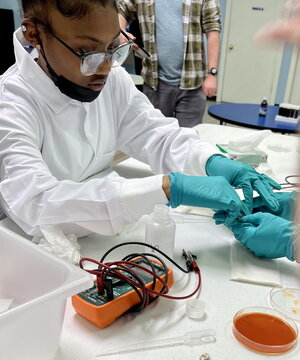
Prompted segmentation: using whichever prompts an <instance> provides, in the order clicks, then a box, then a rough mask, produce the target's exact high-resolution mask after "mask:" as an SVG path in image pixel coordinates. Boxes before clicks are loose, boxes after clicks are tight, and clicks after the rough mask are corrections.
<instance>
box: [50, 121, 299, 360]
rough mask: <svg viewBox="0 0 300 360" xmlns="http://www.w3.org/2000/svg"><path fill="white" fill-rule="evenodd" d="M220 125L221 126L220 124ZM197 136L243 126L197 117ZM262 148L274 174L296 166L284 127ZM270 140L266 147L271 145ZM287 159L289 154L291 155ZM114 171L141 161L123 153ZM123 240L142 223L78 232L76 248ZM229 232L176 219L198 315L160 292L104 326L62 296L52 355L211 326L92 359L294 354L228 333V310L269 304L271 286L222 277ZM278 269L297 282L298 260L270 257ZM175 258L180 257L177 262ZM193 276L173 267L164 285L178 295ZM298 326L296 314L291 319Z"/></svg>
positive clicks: (99, 248)
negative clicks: (209, 335) (254, 347)
mask: <svg viewBox="0 0 300 360" xmlns="http://www.w3.org/2000/svg"><path fill="white" fill-rule="evenodd" d="M220 130H221V131H220ZM198 131H199V133H201V136H203V137H205V138H206V139H209V140H211V141H213V142H214V141H216V142H222V143H224V142H225V141H227V140H228V139H229V138H231V137H232V136H240V134H243V133H246V132H247V131H248V132H249V131H253V130H249V129H239V128H233V127H229V126H222V127H221V128H220V126H219V125H200V126H199V127H198ZM268 143H269V144H270V143H271V144H273V145H274V143H276V144H278V146H279V145H280V146H282V148H283V147H286V148H287V149H289V150H288V151H285V152H284V153H281V152H278V151H274V150H270V149H268V148H267V145H268ZM262 145H263V146H264V147H265V148H266V149H267V150H268V151H267V152H268V154H269V162H270V163H271V166H272V169H273V172H274V174H275V175H276V178H278V180H280V179H283V178H284V176H285V175H288V174H291V173H297V171H296V170H297V166H296V164H294V160H295V159H296V158H297V157H298V155H299V154H298V152H297V138H296V137H295V136H287V135H277V134H274V135H271V136H270V137H269V138H268V139H265V140H264V143H263V144H262ZM273 145H272V148H274V146H273ZM291 159H292V160H291ZM116 170H118V171H119V172H120V174H122V175H124V176H128V177H138V176H140V177H142V176H147V175H149V174H150V173H151V172H150V170H149V167H148V166H146V165H144V164H141V163H139V162H137V161H135V160H133V159H128V160H125V161H124V162H122V163H120V164H118V165H117V166H116ZM124 241H143V226H142V225H141V224H138V225H136V226H133V227H132V228H131V230H130V228H129V229H128V230H127V232H126V231H125V232H123V233H122V234H121V235H119V236H113V237H109V236H100V235H96V234H95V235H91V236H88V237H86V238H82V239H80V240H79V243H80V245H81V253H82V256H88V257H93V258H95V259H100V257H101V256H102V254H103V253H104V252H105V251H106V250H107V249H109V248H110V247H111V246H113V245H115V244H117V243H119V242H124ZM231 242H232V235H231V233H230V232H229V231H228V230H227V229H226V228H225V227H223V226H216V225H214V224H213V223H211V222H208V223H185V224H177V230H176V243H175V257H176V259H177V260H178V261H181V258H180V255H181V251H182V248H185V249H186V250H190V251H192V252H193V253H195V254H196V255H197V256H198V260H197V262H198V265H199V267H200V269H201V273H202V290H201V294H200V296H201V298H202V299H203V300H204V301H205V303H206V315H205V317H204V318H203V319H201V320H194V319H190V318H189V317H187V316H186V315H185V304H186V300H181V301H174V300H168V299H163V298H160V299H159V300H158V301H156V302H154V303H153V304H151V305H150V306H148V307H147V308H146V309H144V310H143V311H141V312H140V313H138V314H127V315H124V316H122V317H120V318H119V319H118V320H117V321H115V322H114V323H113V324H111V325H110V326H108V327H107V328H104V329H100V328H97V327H96V326H95V325H93V324H92V323H90V322H88V321H87V320H85V319H83V318H82V317H80V316H79V315H78V314H76V313H75V311H74V309H73V307H72V305H71V302H70V299H69V300H68V302H67V306H66V314H65V321H64V326H63V330H62V338H61V346H60V349H59V351H58V352H57V354H56V356H55V358H54V360H92V359H97V358H96V357H95V354H96V353H98V352H101V350H103V351H104V350H107V349H110V348H114V347H118V346H122V345H126V344H134V343H138V342H144V341H147V340H149V339H159V338H169V337H174V336H178V335H183V334H184V333H185V332H188V331H193V330H200V329H213V330H214V331H215V332H216V338H217V341H216V342H215V343H212V344H207V345H198V346H184V345H183V346H176V347H173V348H163V349H156V350H148V351H143V352H135V353H129V354H120V355H113V356H109V357H108V356H107V357H102V358H101V357H100V358H99V359H112V360H116V359H120V360H123V359H124V360H129V359H130V360H135V359H143V360H153V359H170V360H171V359H172V360H179V359H180V360H183V359H184V360H185V359H186V360H192V359H195V360H196V359H197V360H198V359H199V356H200V354H202V353H203V352H208V353H209V355H210V359H211V360H250V359H251V360H252V359H253V360H255V359H266V358H269V359H285V358H287V359H298V360H299V358H300V350H299V347H300V345H299V344H298V345H297V347H296V348H295V349H293V350H292V351H291V352H289V353H287V354H284V355H281V356H274V355H273V356H268V357H266V356H265V355H261V354H257V353H254V352H251V351H249V350H247V349H246V348H244V347H242V346H241V345H240V344H239V343H238V342H237V341H236V340H235V339H234V338H233V336H232V333H231V323H232V318H233V316H234V314H235V313H236V312H237V311H239V310H241V309H242V308H245V307H249V306H264V307H269V303H268V294H269V292H270V290H271V287H268V286H262V285H253V284H245V283H241V282H234V281H230V280H229V278H230V249H231ZM134 250H136V248H134V249H133V248H130V247H126V248H125V247H123V248H121V249H120V250H118V251H116V253H115V254H116V255H115V256H116V257H115V259H120V258H121V255H122V254H127V253H130V252H132V251H134ZM274 261H276V262H278V264H279V266H280V270H281V277H282V281H283V284H287V283H288V284H291V285H293V286H298V287H299V286H300V282H299V277H298V275H299V274H298V272H299V265H297V264H295V263H292V262H290V261H288V260H286V259H277V260H274ZM181 264H183V262H181ZM195 284H196V276H195V275H194V274H190V275H186V274H183V273H181V272H180V271H177V270H176V271H175V284H174V286H173V287H172V288H171V291H170V293H171V294H174V295H184V294H187V293H189V292H191V290H193V288H194V286H195ZM297 325H298V327H299V328H300V322H297Z"/></svg>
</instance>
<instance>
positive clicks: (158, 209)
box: [153, 204, 170, 219]
mask: <svg viewBox="0 0 300 360" xmlns="http://www.w3.org/2000/svg"><path fill="white" fill-rule="evenodd" d="M153 215H154V217H155V218H157V219H169V217H170V216H169V207H168V206H167V205H163V204H156V205H155V206H154V214H153Z"/></svg>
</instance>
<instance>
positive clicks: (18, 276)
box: [0, 227, 93, 360]
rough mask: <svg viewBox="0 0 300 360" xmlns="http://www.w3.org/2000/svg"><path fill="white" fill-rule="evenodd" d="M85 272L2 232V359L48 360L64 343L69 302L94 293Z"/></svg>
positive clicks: (24, 240)
mask: <svg viewBox="0 0 300 360" xmlns="http://www.w3.org/2000/svg"><path fill="white" fill-rule="evenodd" d="M92 285H93V282H92V277H91V275H89V274H88V273H86V272H85V271H83V270H81V269H80V268H78V267H76V266H75V265H72V264H68V263H67V262H65V261H64V260H61V259H59V258H57V257H55V256H54V255H51V254H48V253H47V252H45V251H44V250H42V249H40V248H39V247H38V246H37V245H35V244H32V243H31V242H30V241H29V240H27V239H25V238H23V237H21V236H19V235H17V234H15V233H14V232H12V231H10V230H8V229H4V228H1V227H0V297H2V298H7V299H9V298H12V299H13V303H12V306H11V308H10V309H9V310H8V311H6V312H4V313H2V314H0V359H1V360H2V359H3V360H4V359H5V360H50V359H52V358H53V356H54V354H55V352H56V350H57V348H58V347H59V343H60V335H61V329H62V324H63V319H64V312H65V305H66V300H67V297H69V296H71V295H74V294H76V293H78V292H80V291H83V290H85V289H87V288H90V287H91V286H92Z"/></svg>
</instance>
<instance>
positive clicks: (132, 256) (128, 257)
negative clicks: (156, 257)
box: [122, 253, 168, 290]
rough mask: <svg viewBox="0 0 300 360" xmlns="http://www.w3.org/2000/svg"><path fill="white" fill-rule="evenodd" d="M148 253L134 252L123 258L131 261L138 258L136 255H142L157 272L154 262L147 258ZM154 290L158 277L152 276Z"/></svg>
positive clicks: (153, 270)
mask: <svg viewBox="0 0 300 360" xmlns="http://www.w3.org/2000/svg"><path fill="white" fill-rule="evenodd" d="M145 255H146V254H144V253H143V254H139V253H133V254H129V255H127V256H125V257H124V258H123V259H122V260H123V261H131V260H132V259H134V258H136V257H141V258H142V259H144V260H145V261H146V262H147V264H148V265H149V266H150V267H151V270H152V272H153V273H155V267H154V265H153V263H152V262H151V261H150V260H149V259H148V258H147V256H145ZM164 270H165V273H168V271H167V269H166V268H165V269H164ZM152 282H153V283H152V290H154V289H155V285H156V277H155V276H152Z"/></svg>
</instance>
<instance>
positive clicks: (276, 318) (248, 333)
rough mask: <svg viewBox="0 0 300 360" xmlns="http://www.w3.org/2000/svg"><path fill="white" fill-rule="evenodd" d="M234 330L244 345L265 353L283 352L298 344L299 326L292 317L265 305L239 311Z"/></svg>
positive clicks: (234, 322) (236, 315) (234, 320)
mask: <svg viewBox="0 0 300 360" xmlns="http://www.w3.org/2000/svg"><path fill="white" fill-rule="evenodd" d="M232 331H233V334H234V336H235V338H236V339H237V340H238V341H239V342H240V343H241V344H242V345H244V346H245V347H247V348H248V349H250V350H252V351H256V352H259V353H264V354H283V353H285V352H287V351H289V350H291V349H292V348H293V347H294V346H295V345H296V343H297V337H298V329H297V326H296V324H295V323H294V321H293V320H292V319H291V318H289V317H288V316H286V315H284V314H282V313H280V312H278V311H276V310H274V309H269V308H264V307H249V308H245V309H242V310H240V311H239V312H237V313H236V314H235V316H234V318H233V327H232Z"/></svg>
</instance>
